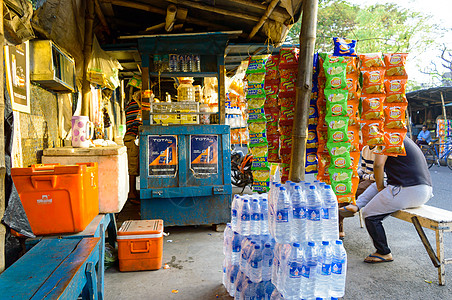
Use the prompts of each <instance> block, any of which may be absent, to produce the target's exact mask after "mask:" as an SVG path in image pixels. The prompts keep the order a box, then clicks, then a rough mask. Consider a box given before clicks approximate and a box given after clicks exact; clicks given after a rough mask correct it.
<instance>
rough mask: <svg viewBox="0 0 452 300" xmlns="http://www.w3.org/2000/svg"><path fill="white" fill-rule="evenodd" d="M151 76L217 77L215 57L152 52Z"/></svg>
mask: <svg viewBox="0 0 452 300" xmlns="http://www.w3.org/2000/svg"><path fill="white" fill-rule="evenodd" d="M150 71H151V72H150V73H149V74H150V75H151V76H160V77H218V70H217V62H216V57H215V56H211V55H198V54H154V55H153V57H152V61H151V68H150Z"/></svg>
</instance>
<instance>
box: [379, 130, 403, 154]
mask: <svg viewBox="0 0 452 300" xmlns="http://www.w3.org/2000/svg"><path fill="white" fill-rule="evenodd" d="M405 136H406V130H405V129H389V130H387V131H386V132H385V134H384V143H385V145H384V148H383V154H385V155H388V156H399V155H401V156H405V155H406V151H405V147H404V145H403V140H404V139H405Z"/></svg>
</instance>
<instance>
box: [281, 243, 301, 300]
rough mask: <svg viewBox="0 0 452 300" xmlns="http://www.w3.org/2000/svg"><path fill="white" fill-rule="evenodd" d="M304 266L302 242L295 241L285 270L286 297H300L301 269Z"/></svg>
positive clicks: (291, 298)
mask: <svg viewBox="0 0 452 300" xmlns="http://www.w3.org/2000/svg"><path fill="white" fill-rule="evenodd" d="M302 267H303V259H302V253H301V251H300V244H299V243H293V245H292V249H291V251H290V255H289V258H288V260H287V266H286V270H285V272H284V279H285V282H284V294H283V295H284V298H285V299H288V300H299V299H300V287H301V270H302Z"/></svg>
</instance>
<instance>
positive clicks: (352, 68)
mask: <svg viewBox="0 0 452 300" xmlns="http://www.w3.org/2000/svg"><path fill="white" fill-rule="evenodd" d="M344 58H345V61H346V62H347V69H346V72H347V74H352V73H357V72H358V58H357V57H356V56H344Z"/></svg>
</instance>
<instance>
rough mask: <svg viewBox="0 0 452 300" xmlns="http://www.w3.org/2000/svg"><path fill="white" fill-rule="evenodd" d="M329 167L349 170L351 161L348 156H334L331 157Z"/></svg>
mask: <svg viewBox="0 0 452 300" xmlns="http://www.w3.org/2000/svg"><path fill="white" fill-rule="evenodd" d="M330 164H331V167H334V168H339V169H340V168H350V167H351V166H352V161H351V159H350V155H343V156H334V157H331V163H330Z"/></svg>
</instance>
